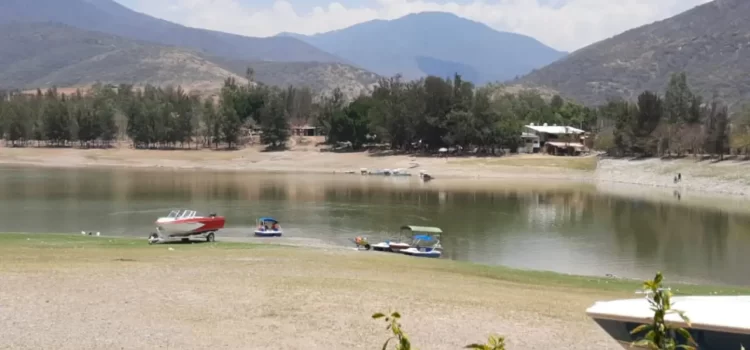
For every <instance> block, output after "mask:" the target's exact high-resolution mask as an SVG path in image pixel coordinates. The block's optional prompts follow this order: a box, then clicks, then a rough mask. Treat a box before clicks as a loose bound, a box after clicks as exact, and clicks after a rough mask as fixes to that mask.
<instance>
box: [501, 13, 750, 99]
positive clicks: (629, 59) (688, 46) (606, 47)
mask: <svg viewBox="0 0 750 350" xmlns="http://www.w3.org/2000/svg"><path fill="white" fill-rule="evenodd" d="M749 18H750V1H748V0H715V1H713V2H710V3H707V4H705V5H701V6H698V7H696V8H694V9H692V10H689V11H686V12H684V13H682V14H679V15H677V16H674V17H672V18H669V19H666V20H663V21H659V22H656V23H653V24H650V25H646V26H642V27H639V28H636V29H632V30H629V31H627V32H625V33H622V34H620V35H617V36H614V37H612V38H610V39H607V40H604V41H601V42H598V43H595V44H593V45H590V46H588V47H585V48H583V49H580V50H578V51H576V52H574V53H572V54H570V55H569V56H567V57H565V58H563V59H561V60H559V61H557V62H555V63H552V64H550V65H548V66H546V67H544V68H542V69H539V70H537V71H534V72H532V73H530V74H528V75H526V76H524V77H522V78H520V79H519V80H516V81H515V82H514V83H519V84H523V85H527V86H546V87H549V88H552V89H555V90H558V91H560V92H561V93H562V95H563V96H566V97H572V98H574V99H577V100H579V101H580V102H584V103H586V104H599V103H603V102H605V101H606V100H607V98H610V97H624V98H634V97H636V96H637V95H638V94H639V93H640V92H642V91H643V90H646V89H648V90H656V91H661V90H663V89H664V87H666V84H667V82H668V80H669V77H670V75H671V74H672V73H674V72H679V71H685V72H686V73H687V74H688V79H689V83H690V84H691V86H693V88H694V89H695V90H696V91H697V92H699V93H701V94H703V95H704V96H705V97H707V98H710V97H712V95H713V94H714V93H718V94H719V95H720V96H721V97H722V98H724V99H725V100H726V101H727V102H728V103H733V104H736V103H737V102H738V101H740V100H743V99H744V100H747V99H750V74H748V72H750V20H749Z"/></svg>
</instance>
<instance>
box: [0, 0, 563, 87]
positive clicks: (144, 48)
mask: <svg viewBox="0 0 750 350" xmlns="http://www.w3.org/2000/svg"><path fill="white" fill-rule="evenodd" d="M445 28H452V29H451V30H448V29H445ZM0 30H1V31H2V32H3V33H5V35H4V37H3V38H2V39H0V40H2V41H1V42H2V44H3V47H2V48H0V54H1V55H2V57H0V62H4V63H6V64H5V65H3V66H2V67H0V78H2V80H0V88H36V87H47V86H51V85H67V84H76V85H86V84H90V83H93V82H95V81H102V82H113V83H119V82H127V83H136V84H137V83H146V82H149V83H152V84H159V83H161V85H164V84H171V83H178V82H179V83H183V84H184V85H186V86H190V87H194V88H201V89H208V88H210V87H213V88H217V87H218V86H220V85H221V82H222V81H223V80H224V78H227V77H230V76H231V77H235V78H237V77H238V76H239V77H244V73H245V70H246V68H247V67H252V68H253V69H254V70H255V73H256V74H255V77H256V79H257V80H258V81H260V82H263V83H266V84H272V85H286V84H294V85H306V86H309V87H311V88H313V89H314V90H316V91H319V92H323V93H325V92H327V91H330V90H332V89H333V88H335V87H341V88H342V89H343V90H344V91H345V94H347V95H349V96H353V95H357V94H359V93H360V92H362V91H368V90H370V89H371V88H372V86H373V84H374V83H375V82H376V81H377V79H378V78H379V77H380V76H381V75H385V76H392V75H395V74H402V75H403V76H404V77H405V78H407V79H412V78H419V77H422V76H426V75H438V76H444V77H447V76H452V75H453V74H454V73H459V74H462V75H463V76H464V78H465V80H470V81H474V82H475V83H484V82H488V81H494V80H504V79H507V78H511V77H514V76H517V75H521V74H524V73H527V72H529V71H530V70H531V69H533V68H539V67H541V66H543V65H544V64H546V63H549V62H552V61H553V60H555V59H557V58H559V57H562V56H563V55H564V53H561V52H558V51H555V50H553V49H551V48H549V47H547V46H545V45H543V44H541V43H539V42H538V41H536V40H534V39H532V38H529V37H526V36H522V35H518V34H511V33H502V32H498V31H495V30H493V29H491V28H489V27H487V26H486V25H483V24H480V23H477V22H473V21H469V20H466V19H463V18H460V17H457V16H454V15H450V14H445V13H422V14H415V15H409V16H406V17H403V18H399V19H396V20H392V21H371V22H367V23H362V24H359V25H355V26H352V27H349V28H345V29H342V30H338V31H334V32H330V33H325V34H320V35H315V36H310V37H307V36H302V35H291V34H286V35H277V36H273V37H268V38H253V37H246V36H241V35H235V34H228V33H222V32H218V31H212V30H205V29H197V28H190V27H186V26H182V25H179V24H175V23H172V22H168V21H165V20H161V19H158V18H154V17H151V16H148V15H146V14H143V13H139V12H136V11H133V10H131V9H128V8H126V7H124V6H122V5H120V4H119V3H117V2H115V1H113V0H3V1H2V2H0ZM467 37H468V38H473V39H472V40H466V39H465V38H467ZM32 39H33V40H32ZM397 39H398V40H397ZM50 41H56V42H50ZM353 43H356V45H352V44H353ZM45 47H50V48H52V49H50V50H45V49H44V48H45ZM19 53H24V54H19ZM162 55H163V56H164V57H162ZM526 57H534V58H532V59H527V58H526ZM181 62H187V63H186V64H185V65H184V69H183V70H182V71H180V67H181V65H182V63H181ZM157 73H158V74H157Z"/></svg>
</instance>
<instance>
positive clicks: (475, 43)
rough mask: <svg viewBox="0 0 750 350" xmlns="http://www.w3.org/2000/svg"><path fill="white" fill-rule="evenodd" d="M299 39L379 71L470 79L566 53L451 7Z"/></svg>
mask: <svg viewBox="0 0 750 350" xmlns="http://www.w3.org/2000/svg"><path fill="white" fill-rule="evenodd" d="M279 36H286V37H294V38H299V39H301V40H304V41H306V42H308V43H310V44H312V45H314V46H316V47H318V48H320V49H322V50H324V51H327V52H330V53H332V54H334V55H336V56H338V57H342V58H344V59H346V60H348V61H350V62H352V63H354V64H356V65H358V66H360V67H363V68H365V69H368V70H371V71H373V72H376V73H378V74H381V75H387V76H390V75H395V74H398V73H400V74H402V75H404V77H406V78H418V77H421V76H424V75H427V74H436V75H440V76H450V75H453V73H460V74H462V75H466V76H467V77H468V76H471V77H473V79H471V80H473V81H474V82H475V83H485V82H491V81H497V80H501V81H503V80H508V79H512V78H514V77H516V76H520V75H523V74H526V73H528V72H530V71H531V70H532V69H535V68H541V67H543V66H545V65H546V64H549V63H551V62H553V61H555V60H557V59H558V58H560V57H563V56H564V55H565V54H566V53H565V52H560V51H557V50H554V49H552V48H550V47H548V46H545V45H544V44H542V43H540V42H539V41H538V40H536V39H534V38H531V37H528V36H525V35H521V34H515V33H506V32H500V31H497V30H494V29H492V28H491V27H489V26H487V25H485V24H483V23H480V22H476V21H472V20H468V19H465V18H462V17H459V16H457V15H455V14H452V13H447V12H437V11H428V12H420V13H413V14H409V15H406V16H403V17H400V18H396V19H393V20H373V21H369V22H364V23H359V24H355V25H353V26H350V27H347V28H343V29H339V30H334V31H330V32H326V33H320V34H315V35H310V36H305V35H300V34H295V33H287V32H285V33H280V34H279Z"/></svg>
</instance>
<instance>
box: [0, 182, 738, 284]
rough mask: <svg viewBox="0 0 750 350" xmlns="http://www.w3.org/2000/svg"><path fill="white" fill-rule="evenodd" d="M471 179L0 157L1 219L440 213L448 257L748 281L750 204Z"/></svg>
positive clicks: (18, 224)
mask: <svg viewBox="0 0 750 350" xmlns="http://www.w3.org/2000/svg"><path fill="white" fill-rule="evenodd" d="M464 181H465V182H467V183H468V182H472V181H473V180H464ZM472 183H474V186H473V187H472V188H464V189H461V190H459V189H452V190H447V189H445V187H444V186H443V185H441V180H440V179H438V180H436V181H433V182H430V183H426V184H425V183H421V182H420V181H418V179H417V178H416V177H412V178H385V177H376V176H369V177H368V176H359V175H314V176H311V175H281V174H257V173H256V174H252V173H231V172H198V171H168V170H158V171H155V170H145V169H140V170H137V169H134V170H127V169H97V170H93V169H51V168H31V167H2V168H0V231H4V232H61V233H62V232H80V231H82V230H85V231H101V232H102V233H103V234H106V235H118V236H119V235H126V236H138V237H143V238H144V244H146V243H145V238H146V237H147V235H148V233H150V232H152V231H153V222H154V220H155V218H156V217H157V216H161V215H164V214H167V213H168V212H169V210H170V209H171V208H174V207H187V208H192V209H195V210H199V211H202V212H205V213H209V212H216V213H218V214H220V215H224V216H225V217H226V218H227V229H226V230H223V231H220V232H219V234H218V235H217V239H218V240H221V237H226V236H232V237H249V236H251V235H252V231H253V228H254V225H255V220H256V218H257V217H259V216H274V217H276V218H277V219H279V220H280V221H281V224H282V227H283V228H284V230H285V235H286V236H290V237H300V238H305V239H309V240H311V241H319V242H321V243H326V244H335V245H341V246H350V247H351V246H353V244H352V243H351V242H350V241H349V239H351V238H353V237H355V236H357V235H364V236H367V237H369V238H370V240H371V241H376V240H377V239H378V238H387V237H389V236H390V235H391V234H394V233H398V230H399V227H400V226H401V225H405V224H410V225H423V226H438V227H441V228H442V229H443V231H444V233H443V235H442V243H443V247H444V253H443V257H444V258H446V259H455V260H468V261H473V262H478V263H483V264H492V265H505V266H512V267H518V268H527V269H538V270H550V271H557V272H564V273H575V274H586V275H596V276H603V275H606V274H613V275H616V276H622V277H633V278H648V277H652V276H653V273H654V272H655V271H657V270H662V271H663V272H664V273H665V274H666V276H667V277H668V278H669V279H670V280H681V281H688V282H702V283H716V284H730V285H749V284H750V274H748V273H747V266H750V254H748V253H750V229H749V228H750V211H749V214H742V213H737V212H734V211H733V212H732V213H729V212H725V211H720V210H715V209H713V210H712V209H705V208H697V207H690V206H687V205H685V204H683V203H681V202H678V201H676V200H675V201H674V202H672V203H670V202H660V203H659V202H648V201H644V200H633V199H628V198H623V197H616V196H610V195H604V194H601V193H597V191H596V190H595V189H594V188H593V187H592V186H587V185H576V186H572V185H559V186H541V187H542V188H536V189H534V187H535V186H529V185H528V183H526V184H523V185H521V184H516V183H513V182H508V181H507V180H496V181H495V182H494V183H492V184H487V185H486V186H484V185H481V184H482V183H478V182H476V181H473V182H472ZM477 184H480V185H477Z"/></svg>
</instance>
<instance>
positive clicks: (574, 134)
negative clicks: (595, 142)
mask: <svg viewBox="0 0 750 350" xmlns="http://www.w3.org/2000/svg"><path fill="white" fill-rule="evenodd" d="M524 131H525V132H524V134H533V135H536V136H537V137H538V146H536V147H535V149H533V152H534V153H536V152H540V151H541V150H544V151H546V153H550V154H561V153H573V154H576V153H580V152H581V151H582V150H583V149H584V148H585V146H584V145H583V139H582V136H583V134H584V132H585V131H583V130H581V129H578V128H574V127H572V126H562V125H559V126H558V125H552V126H549V125H547V123H544V124H543V125H534V123H531V124H529V125H526V126H525V127H524ZM523 137H524V136H522V138H523ZM524 141H525V140H524Z"/></svg>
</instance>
